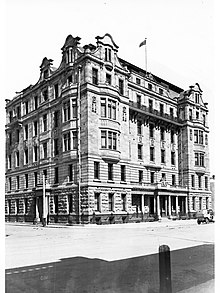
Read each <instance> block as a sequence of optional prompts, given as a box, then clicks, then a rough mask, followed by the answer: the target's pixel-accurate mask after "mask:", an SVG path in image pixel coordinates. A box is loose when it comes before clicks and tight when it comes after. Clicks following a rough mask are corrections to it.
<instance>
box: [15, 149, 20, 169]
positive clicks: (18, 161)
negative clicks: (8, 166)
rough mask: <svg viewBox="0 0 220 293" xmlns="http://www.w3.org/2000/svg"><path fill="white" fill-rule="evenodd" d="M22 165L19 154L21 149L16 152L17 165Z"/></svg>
mask: <svg viewBox="0 0 220 293" xmlns="http://www.w3.org/2000/svg"><path fill="white" fill-rule="evenodd" d="M19 165H20V156H19V151H17V152H15V166H16V167H19Z"/></svg>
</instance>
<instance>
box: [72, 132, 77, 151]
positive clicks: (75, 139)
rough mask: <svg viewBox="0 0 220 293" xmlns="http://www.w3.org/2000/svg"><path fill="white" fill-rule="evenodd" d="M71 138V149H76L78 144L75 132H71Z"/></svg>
mask: <svg viewBox="0 0 220 293" xmlns="http://www.w3.org/2000/svg"><path fill="white" fill-rule="evenodd" d="M72 139H73V149H74V150H76V149H77V146H78V140H77V132H76V131H73V132H72Z"/></svg>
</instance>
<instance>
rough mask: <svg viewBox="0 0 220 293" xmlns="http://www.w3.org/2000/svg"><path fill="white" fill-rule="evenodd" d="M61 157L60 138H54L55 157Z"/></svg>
mask: <svg viewBox="0 0 220 293" xmlns="http://www.w3.org/2000/svg"><path fill="white" fill-rule="evenodd" d="M57 155H59V147H58V138H54V156H57Z"/></svg>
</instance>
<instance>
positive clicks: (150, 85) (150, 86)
mask: <svg viewBox="0 0 220 293" xmlns="http://www.w3.org/2000/svg"><path fill="white" fill-rule="evenodd" d="M148 89H149V90H150V91H152V84H151V83H148Z"/></svg>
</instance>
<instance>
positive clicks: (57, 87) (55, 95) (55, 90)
mask: <svg viewBox="0 0 220 293" xmlns="http://www.w3.org/2000/svg"><path fill="white" fill-rule="evenodd" d="M58 97H59V86H58V83H56V84H55V85H54V98H55V99H57V98H58Z"/></svg>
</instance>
